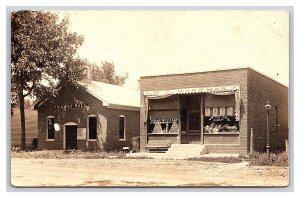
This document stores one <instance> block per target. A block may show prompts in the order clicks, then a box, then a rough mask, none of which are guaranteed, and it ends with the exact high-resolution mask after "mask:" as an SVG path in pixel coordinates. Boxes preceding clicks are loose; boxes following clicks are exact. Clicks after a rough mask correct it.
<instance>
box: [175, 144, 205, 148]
mask: <svg viewBox="0 0 300 198" xmlns="http://www.w3.org/2000/svg"><path fill="white" fill-rule="evenodd" d="M202 146H203V145H201V144H172V145H171V148H202Z"/></svg>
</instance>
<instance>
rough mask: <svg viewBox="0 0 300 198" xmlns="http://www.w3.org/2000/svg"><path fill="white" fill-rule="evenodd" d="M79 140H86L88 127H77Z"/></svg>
mask: <svg viewBox="0 0 300 198" xmlns="http://www.w3.org/2000/svg"><path fill="white" fill-rule="evenodd" d="M77 140H86V128H77Z"/></svg>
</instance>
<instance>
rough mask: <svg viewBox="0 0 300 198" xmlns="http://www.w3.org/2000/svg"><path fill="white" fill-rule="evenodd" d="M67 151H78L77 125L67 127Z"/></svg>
mask: <svg viewBox="0 0 300 198" xmlns="http://www.w3.org/2000/svg"><path fill="white" fill-rule="evenodd" d="M66 149H77V126H76V125H66Z"/></svg>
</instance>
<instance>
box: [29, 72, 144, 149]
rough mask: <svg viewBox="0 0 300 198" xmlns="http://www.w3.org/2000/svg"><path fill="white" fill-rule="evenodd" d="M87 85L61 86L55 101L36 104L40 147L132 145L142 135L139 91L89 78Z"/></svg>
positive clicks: (117, 147) (85, 83)
mask: <svg viewBox="0 0 300 198" xmlns="http://www.w3.org/2000/svg"><path fill="white" fill-rule="evenodd" d="M89 72H90V71H89ZM89 72H88V74H89V75H88V76H91V75H90V73H89ZM83 84H84V85H85V86H86V89H78V88H75V87H72V86H65V87H62V86H58V87H57V89H59V93H58V96H57V97H55V99H54V100H52V101H48V100H43V101H39V102H37V103H36V104H35V105H34V109H35V110H37V111H38V149H80V150H97V149H103V150H119V149H121V148H123V147H129V148H132V138H133V137H136V136H139V116H140V113H139V110H140V101H139V91H138V90H136V89H131V88H126V87H123V86H118V85H112V84H107V83H102V82H96V81H92V80H90V79H89V78H88V79H85V80H84V82H83Z"/></svg>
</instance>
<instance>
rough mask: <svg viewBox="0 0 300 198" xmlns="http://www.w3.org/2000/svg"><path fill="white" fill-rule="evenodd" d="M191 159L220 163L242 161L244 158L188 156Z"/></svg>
mask: <svg viewBox="0 0 300 198" xmlns="http://www.w3.org/2000/svg"><path fill="white" fill-rule="evenodd" d="M188 160H190V161H203V162H220V163H229V164H233V163H240V162H242V161H243V159H241V158H238V157H194V158H188Z"/></svg>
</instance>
